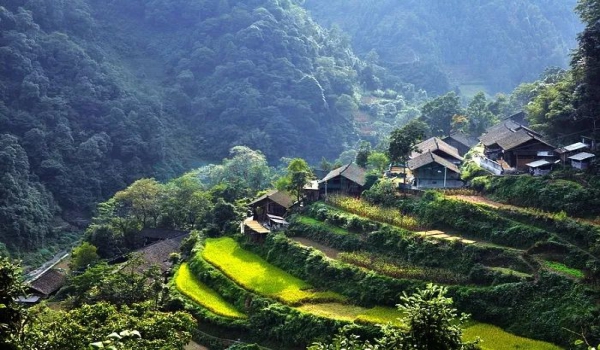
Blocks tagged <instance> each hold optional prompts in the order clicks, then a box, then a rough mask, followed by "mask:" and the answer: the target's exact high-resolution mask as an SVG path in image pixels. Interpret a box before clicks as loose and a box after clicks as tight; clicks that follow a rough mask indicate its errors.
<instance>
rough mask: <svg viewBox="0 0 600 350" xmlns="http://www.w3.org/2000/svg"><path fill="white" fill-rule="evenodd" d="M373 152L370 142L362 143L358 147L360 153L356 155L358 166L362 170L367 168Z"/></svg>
mask: <svg viewBox="0 0 600 350" xmlns="http://www.w3.org/2000/svg"><path fill="white" fill-rule="evenodd" d="M371 152H372V150H371V143H370V142H369V141H362V142H361V143H360V145H359V146H358V151H357V153H356V165H358V166H359V167H361V168H366V167H367V161H368V159H369V156H370V155H371Z"/></svg>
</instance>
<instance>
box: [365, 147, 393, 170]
mask: <svg viewBox="0 0 600 350" xmlns="http://www.w3.org/2000/svg"><path fill="white" fill-rule="evenodd" d="M389 164H390V159H389V158H388V156H387V155H386V154H385V153H382V152H372V153H371V154H370V155H369V157H368V158H367V167H366V168H367V169H369V170H374V171H376V172H378V173H380V174H381V173H383V171H384V170H385V169H386V168H387V167H388V165H389Z"/></svg>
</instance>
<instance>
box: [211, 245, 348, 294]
mask: <svg viewBox="0 0 600 350" xmlns="http://www.w3.org/2000/svg"><path fill="white" fill-rule="evenodd" d="M202 258H204V259H205V260H206V261H208V262H209V263H211V264H212V265H214V266H216V267H217V268H219V269H220V270H221V271H222V272H223V273H224V274H225V275H227V276H228V277H229V278H231V279H232V280H233V281H235V282H236V283H238V284H239V285H241V286H242V287H244V288H245V289H247V290H251V291H253V292H256V293H258V294H261V295H265V296H269V297H272V298H275V299H277V300H280V301H282V302H283V303H286V304H290V305H297V304H301V303H303V302H308V301H311V302H318V301H338V302H344V301H345V300H346V298H345V297H343V296H342V295H340V294H337V293H333V292H319V291H315V290H313V289H312V287H311V286H310V285H309V284H308V283H306V282H304V281H302V280H301V279H299V278H296V277H294V276H292V275H290V274H289V273H287V272H285V271H283V270H281V269H279V268H277V267H275V266H273V265H271V264H269V263H268V262H266V261H265V260H263V259H262V258H261V257H259V256H258V255H256V254H253V253H251V252H249V251H246V250H244V249H242V248H241V247H240V245H239V244H238V243H237V242H236V241H235V240H233V239H232V238H229V237H223V238H209V239H207V240H206V242H205V247H204V250H203V251H202Z"/></svg>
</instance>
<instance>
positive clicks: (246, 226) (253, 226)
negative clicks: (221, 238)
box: [241, 217, 271, 243]
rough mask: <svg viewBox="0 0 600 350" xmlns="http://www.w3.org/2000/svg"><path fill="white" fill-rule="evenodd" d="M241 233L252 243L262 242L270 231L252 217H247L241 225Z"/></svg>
mask: <svg viewBox="0 0 600 350" xmlns="http://www.w3.org/2000/svg"><path fill="white" fill-rule="evenodd" d="M241 231H242V234H244V235H246V237H248V240H249V241H251V242H254V243H262V242H264V241H265V237H266V236H267V235H268V234H269V233H270V232H271V231H270V230H269V229H268V228H266V227H264V226H263V225H261V224H260V222H258V221H256V220H254V219H253V218H251V217H250V218H247V219H246V220H244V222H242V225H241Z"/></svg>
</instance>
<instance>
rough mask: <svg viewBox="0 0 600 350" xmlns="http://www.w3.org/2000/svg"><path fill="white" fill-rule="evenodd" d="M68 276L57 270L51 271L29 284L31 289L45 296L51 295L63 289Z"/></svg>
mask: <svg viewBox="0 0 600 350" xmlns="http://www.w3.org/2000/svg"><path fill="white" fill-rule="evenodd" d="M66 280H67V275H66V274H65V273H63V272H60V271H58V270H56V269H50V270H48V271H46V272H45V273H43V274H42V275H40V276H39V277H38V278H36V279H35V280H33V281H31V282H29V287H30V288H31V289H33V290H35V291H37V292H39V293H41V294H43V295H50V294H52V293H54V292H56V291H57V290H59V289H60V287H62V286H63V285H64V284H65V282H66Z"/></svg>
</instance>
